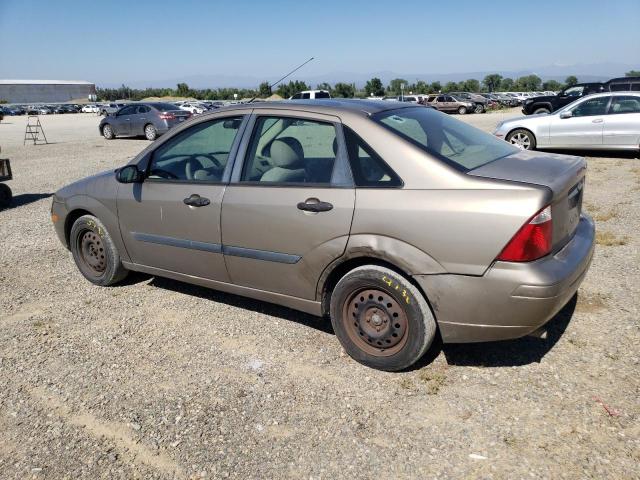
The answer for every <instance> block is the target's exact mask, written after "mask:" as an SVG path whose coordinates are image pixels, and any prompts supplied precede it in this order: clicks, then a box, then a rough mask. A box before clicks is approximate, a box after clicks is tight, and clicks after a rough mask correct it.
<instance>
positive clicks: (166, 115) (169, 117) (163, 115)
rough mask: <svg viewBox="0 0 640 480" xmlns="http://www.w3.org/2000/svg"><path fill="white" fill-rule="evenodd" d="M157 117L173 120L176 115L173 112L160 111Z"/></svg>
mask: <svg viewBox="0 0 640 480" xmlns="http://www.w3.org/2000/svg"><path fill="white" fill-rule="evenodd" d="M159 117H160V118H161V119H162V120H175V119H176V116H175V115H174V114H173V113H161V114H160V115H159Z"/></svg>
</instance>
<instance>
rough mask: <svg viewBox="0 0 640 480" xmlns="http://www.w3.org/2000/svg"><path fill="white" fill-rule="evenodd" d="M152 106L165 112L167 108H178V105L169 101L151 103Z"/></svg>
mask: <svg viewBox="0 0 640 480" xmlns="http://www.w3.org/2000/svg"><path fill="white" fill-rule="evenodd" d="M151 105H152V106H153V108H155V109H156V110H160V111H161V112H167V111H169V110H180V109H179V108H178V107H176V106H175V105H173V104H171V103H152V104H151Z"/></svg>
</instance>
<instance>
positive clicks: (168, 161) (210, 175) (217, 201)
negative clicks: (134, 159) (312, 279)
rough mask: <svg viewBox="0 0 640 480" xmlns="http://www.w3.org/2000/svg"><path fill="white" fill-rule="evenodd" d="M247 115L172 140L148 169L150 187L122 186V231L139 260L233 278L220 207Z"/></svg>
mask: <svg viewBox="0 0 640 480" xmlns="http://www.w3.org/2000/svg"><path fill="white" fill-rule="evenodd" d="M244 118H245V117H243V116H242V115H233V114H232V113H231V112H230V114H229V116H225V117H222V118H216V119H212V120H207V121H202V122H199V123H196V124H195V125H192V126H191V127H189V128H187V129H185V130H183V131H181V132H179V133H177V134H176V135H174V136H172V137H170V138H167V140H166V141H164V142H162V143H161V144H160V145H159V146H158V147H157V148H156V149H155V150H154V151H153V152H152V153H151V154H150V158H149V159H148V161H147V163H148V165H147V166H146V167H143V166H141V167H142V168H145V171H146V175H147V177H146V178H145V180H144V182H142V183H133V184H121V185H120V186H119V189H118V218H119V221H120V231H121V234H122V238H123V240H124V243H125V246H126V248H127V252H128V253H129V256H130V257H131V260H132V261H133V262H134V263H136V264H139V265H144V266H148V267H154V268H159V269H162V270H167V271H170V272H178V273H183V274H187V275H192V276H195V277H200V278H206V279H210V280H216V281H222V282H226V281H228V275H227V271H226V268H225V264H224V258H223V256H222V240H221V235H220V207H221V205H222V197H223V194H224V189H225V185H226V182H227V180H228V177H229V175H230V169H231V163H232V162H229V158H230V157H231V158H233V155H234V152H235V149H237V145H238V143H239V138H240V136H241V135H240V133H239V132H241V131H242V129H243V128H244V125H245V123H243V121H244ZM246 118H248V117H246Z"/></svg>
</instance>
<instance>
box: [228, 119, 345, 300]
mask: <svg viewBox="0 0 640 480" xmlns="http://www.w3.org/2000/svg"><path fill="white" fill-rule="evenodd" d="M252 124H253V126H252V127H248V128H252V134H251V136H250V137H249V136H247V138H248V140H247V141H246V142H243V144H245V145H244V147H243V148H241V152H240V153H239V157H238V161H237V162H236V163H237V166H236V167H234V172H233V175H232V180H231V184H230V185H229V186H228V187H227V190H226V192H225V195H224V200H223V204H222V221H221V224H222V241H223V244H224V254H225V261H226V265H227V270H228V271H229V275H230V277H231V281H232V282H233V283H236V284H238V285H243V286H246V287H251V288H256V289H260V290H267V291H271V292H277V293H282V294H285V295H291V296H295V297H299V298H305V299H309V300H313V299H315V294H316V286H317V282H318V278H319V277H320V275H321V273H322V272H323V270H324V269H325V268H326V267H327V265H329V263H331V262H332V261H333V260H335V259H336V258H338V257H339V256H340V255H342V254H343V253H344V249H345V247H346V244H347V240H348V237H349V230H350V228H351V220H352V217H353V209H354V202H355V190H354V189H353V186H352V180H351V175H350V170H349V167H348V160H347V156H346V152H345V149H344V148H343V146H342V145H343V144H344V142H343V140H342V138H343V137H342V132H341V130H340V125H339V119H338V118H336V117H332V116H329V115H321V114H311V113H305V112H299V111H296V112H286V113H283V112H282V110H274V111H262V112H261V115H260V116H256V117H254V119H253V121H252ZM240 155H242V157H240ZM240 158H244V162H240Z"/></svg>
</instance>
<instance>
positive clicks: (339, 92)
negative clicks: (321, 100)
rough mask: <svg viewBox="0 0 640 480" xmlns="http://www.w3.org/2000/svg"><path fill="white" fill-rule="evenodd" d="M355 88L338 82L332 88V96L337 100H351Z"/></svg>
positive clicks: (349, 84)
mask: <svg viewBox="0 0 640 480" xmlns="http://www.w3.org/2000/svg"><path fill="white" fill-rule="evenodd" d="M355 94H356V88H355V87H354V86H353V85H352V84H351V83H342V82H338V83H336V84H335V85H334V86H333V96H334V97H337V98H353V96H354V95H355Z"/></svg>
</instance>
